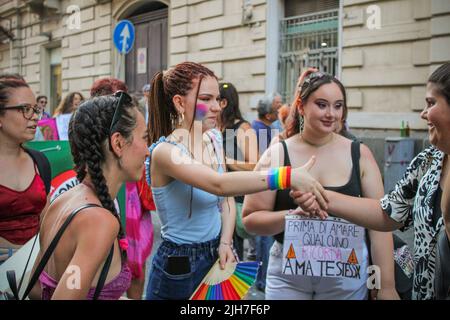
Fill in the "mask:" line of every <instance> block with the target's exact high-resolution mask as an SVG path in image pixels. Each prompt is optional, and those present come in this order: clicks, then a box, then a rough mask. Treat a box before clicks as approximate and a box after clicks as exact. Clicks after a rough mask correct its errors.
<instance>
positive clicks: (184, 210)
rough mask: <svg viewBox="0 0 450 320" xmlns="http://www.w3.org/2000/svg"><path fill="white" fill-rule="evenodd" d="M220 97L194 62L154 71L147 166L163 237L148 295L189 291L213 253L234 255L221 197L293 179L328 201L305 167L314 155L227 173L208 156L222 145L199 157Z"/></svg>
mask: <svg viewBox="0 0 450 320" xmlns="http://www.w3.org/2000/svg"><path fill="white" fill-rule="evenodd" d="M219 100H220V97H219V84H218V82H217V78H216V76H215V75H214V73H213V72H212V71H211V70H209V69H208V68H206V67H204V66H202V65H200V64H197V63H192V62H183V63H180V64H178V65H176V66H174V67H173V68H170V69H169V70H167V71H166V72H164V73H162V72H158V73H157V74H156V75H155V76H154V77H153V79H152V83H151V92H150V101H149V105H150V110H149V124H148V125H149V137H150V143H152V146H151V147H150V161H149V163H148V165H147V171H148V174H149V183H151V187H152V192H153V197H154V201H155V204H156V209H157V212H158V215H159V217H160V220H161V235H162V238H163V242H162V243H161V245H160V247H159V248H158V250H157V253H156V255H155V256H154V259H153V263H152V269H151V271H150V276H149V282H148V285H147V299H188V298H189V297H190V296H191V294H192V293H193V291H194V290H195V289H196V287H197V286H198V285H199V283H200V282H201V280H202V279H203V278H204V276H205V275H206V274H207V272H208V271H209V269H210V268H211V267H212V265H213V264H214V263H215V262H216V260H217V259H218V258H219V259H220V264H221V266H222V267H223V266H224V265H225V263H227V262H232V261H234V259H235V257H234V254H233V251H232V246H231V245H232V243H231V239H232V236H233V230H234V221H235V217H234V212H233V211H230V212H231V213H230V214H226V213H225V212H222V214H221V211H227V210H226V208H225V210H223V209H222V208H224V207H227V204H226V203H224V201H223V199H222V197H232V196H236V195H243V194H248V193H252V192H258V191H262V190H267V189H269V188H272V189H281V188H287V187H289V186H290V185H292V187H293V188H295V189H299V190H310V191H311V192H313V193H314V194H316V196H317V199H318V200H320V201H321V203H322V205H323V207H326V203H325V200H324V198H322V197H321V193H322V192H323V189H321V188H320V187H317V186H318V184H317V182H316V181H315V180H314V179H312V178H311V177H310V175H309V173H308V170H309V169H310V167H311V166H312V165H313V162H314V160H311V161H310V162H309V163H308V164H307V165H306V166H304V167H301V168H296V169H292V170H291V168H290V167H289V168H277V169H274V170H272V171H266V172H230V173H225V172H224V168H223V163H222V164H221V163H220V161H216V162H214V161H213V160H212V159H210V158H209V155H210V154H211V157H220V156H221V155H220V152H222V151H219V150H216V151H215V152H212V153H211V152H209V153H208V156H206V155H205V157H203V154H204V152H203V150H202V149H203V141H210V138H209V136H208V137H207V138H204V136H203V134H204V133H206V132H207V131H208V130H210V129H213V128H214V127H215V126H216V119H217V116H218V113H219V112H220V106H219ZM216 145H221V143H217V144H216ZM205 154H206V153H205ZM213 162H214V163H213ZM216 164H217V165H216ZM150 177H151V179H150Z"/></svg>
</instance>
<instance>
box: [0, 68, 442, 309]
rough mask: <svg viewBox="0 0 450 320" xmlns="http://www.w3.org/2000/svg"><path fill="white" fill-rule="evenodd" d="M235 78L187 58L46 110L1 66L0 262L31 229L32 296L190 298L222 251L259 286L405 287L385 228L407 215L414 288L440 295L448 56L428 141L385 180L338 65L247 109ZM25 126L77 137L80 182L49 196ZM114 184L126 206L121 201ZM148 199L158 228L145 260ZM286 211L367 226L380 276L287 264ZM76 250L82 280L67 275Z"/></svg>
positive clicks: (290, 295) (364, 237)
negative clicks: (132, 89)
mask: <svg viewBox="0 0 450 320" xmlns="http://www.w3.org/2000/svg"><path fill="white" fill-rule="evenodd" d="M235 85H236V84H232V83H230V82H221V83H219V81H218V78H217V77H216V75H215V74H214V72H213V71H211V70H210V69H208V68H207V67H205V66H203V65H201V64H198V63H194V62H183V63H180V64H177V65H175V66H173V67H171V68H169V69H168V70H166V71H164V72H162V71H161V72H158V73H156V74H155V75H154V76H153V78H152V79H151V81H150V83H148V84H145V85H144V86H143V88H142V97H137V96H136V97H135V96H130V95H129V94H128V88H127V85H126V84H125V83H124V82H123V81H121V80H119V79H114V78H101V79H97V80H96V81H95V82H94V83H93V84H92V87H91V90H90V98H88V99H86V98H85V97H84V96H83V95H82V94H81V93H80V92H71V93H69V94H67V96H65V97H64V98H63V99H61V101H60V102H59V104H58V106H57V107H56V109H55V111H54V113H53V114H52V115H50V110H49V108H48V101H49V100H48V98H47V97H46V96H44V95H39V96H38V97H37V98H36V97H35V95H34V93H33V92H32V90H31V89H30V87H29V85H28V84H27V82H26V81H25V79H24V78H23V77H21V76H20V75H14V74H3V75H0V167H1V168H8V170H1V171H0V264H1V263H2V262H4V261H7V260H8V259H9V258H10V257H11V256H13V255H14V253H15V252H16V251H17V250H19V249H20V248H21V246H23V245H24V244H25V243H27V242H28V241H30V240H31V239H32V238H33V237H34V236H35V235H36V234H37V233H38V232H39V235H40V237H39V243H40V251H39V253H38V256H37V259H36V262H35V264H34V266H33V270H32V274H33V275H35V277H32V281H31V282H32V286H31V287H30V291H29V292H27V294H28V295H29V297H30V298H32V299H44V300H47V299H86V298H87V299H119V298H122V297H125V296H126V297H128V298H130V299H140V298H145V299H150V300H159V299H189V298H190V296H191V295H192V293H193V292H194V290H195V289H196V288H197V287H198V285H199V284H200V282H201V281H202V279H203V278H204V277H205V275H206V274H207V273H208V272H209V270H210V269H211V267H212V266H213V265H214V264H215V263H216V261H219V265H220V267H221V268H222V269H223V268H225V265H226V264H230V263H235V262H237V261H240V260H255V261H259V262H260V263H261V266H260V268H259V272H258V275H257V279H256V288H257V289H258V290H261V291H263V292H265V297H266V299H287V300H291V299H297V300H313V299H339V300H364V299H369V298H370V299H383V300H388V299H389V300H390V299H399V298H400V296H399V292H398V290H397V288H396V278H395V274H396V273H395V268H396V262H395V259H394V256H393V250H394V244H393V236H392V233H391V231H394V230H397V229H400V230H406V229H409V228H413V231H414V236H415V238H414V247H413V251H414V256H413V263H414V276H413V278H412V279H413V280H412V294H411V297H409V298H412V299H436V298H439V299H442V298H448V297H449V295H450V292H449V291H448V290H449V288H450V284H449V281H450V279H448V278H447V277H446V276H445V272H448V271H447V270H448V265H449V261H448V260H446V259H448V252H450V242H449V240H448V239H449V238H450V170H449V169H448V168H449V164H448V154H449V153H450V63H445V64H443V65H442V66H440V67H439V68H438V69H437V70H436V71H434V72H433V73H432V75H431V76H430V77H429V80H428V84H427V93H426V96H425V97H424V101H425V103H424V104H425V108H424V110H423V112H422V113H421V118H422V119H423V120H424V121H426V122H427V125H428V132H429V140H430V143H431V146H430V147H428V148H427V149H425V150H424V151H422V152H421V153H420V154H419V155H417V156H416V158H415V159H414V160H413V161H412V162H411V164H410V165H409V167H408V169H407V171H406V173H405V174H404V176H403V177H402V179H401V180H400V181H399V182H398V183H397V185H396V186H395V188H394V190H392V191H391V192H390V193H388V194H386V195H384V189H383V181H382V176H381V173H380V169H379V167H378V166H377V163H376V161H375V159H374V156H373V154H372V152H371V150H370V149H369V148H368V147H367V146H365V145H364V144H362V143H361V142H360V141H359V140H358V139H357V137H355V136H354V135H352V134H351V133H350V132H349V128H348V124H347V121H346V120H347V116H348V109H347V96H346V90H345V87H344V85H343V84H342V83H341V82H340V81H339V80H338V79H337V78H335V77H334V76H332V75H330V74H327V73H324V72H320V71H319V70H317V69H314V68H308V69H307V70H305V71H304V72H303V73H302V74H301V75H300V77H299V79H298V82H297V86H296V92H295V96H294V97H292V100H291V101H286V104H284V105H283V101H282V97H281V95H280V94H278V93H276V92H274V93H270V94H268V95H265V96H264V97H262V98H261V99H260V100H259V101H258V103H257V106H256V112H257V118H256V119H255V120H253V121H252V122H251V123H250V122H249V121H248V119H245V117H244V116H243V113H242V111H241V109H242V106H241V105H240V103H239V88H238V87H236V86H235ZM32 140H35V141H42V140H68V141H69V144H70V149H71V153H72V157H73V161H74V170H75V172H76V176H77V179H78V181H79V184H78V185H77V186H75V187H73V188H72V189H70V190H68V191H66V192H65V193H63V194H61V195H60V196H58V197H57V198H56V199H54V200H53V201H51V202H50V198H49V196H48V194H49V192H50V180H51V177H52V175H51V171H50V167H51V166H50V163H49V161H48V160H47V158H46V157H45V155H44V154H43V153H41V152H38V151H35V150H33V149H30V148H28V147H25V146H24V145H25V144H26V143H27V142H29V141H32ZM122 185H125V188H126V194H127V197H126V213H127V216H126V217H125V220H122V219H121V216H120V214H119V212H118V210H117V207H116V204H115V202H114V199H115V198H116V197H117V194H118V192H119V189H120V188H121V186H122ZM380 199H381V200H380ZM152 214H153V215H155V214H157V215H158V217H159V220H160V221H161V238H162V239H161V240H162V241H161V244H160V245H159V246H158V247H157V248H155V254H154V257H153V259H152V261H151V264H150V266H149V268H148V270H147V269H146V260H147V258H148V257H149V256H150V253H151V252H152V247H153V225H152V217H151V215H152ZM288 215H300V216H302V217H304V218H306V219H324V220H326V219H329V218H330V217H331V216H332V217H334V218H340V219H344V221H347V222H348V224H349V225H351V226H353V227H354V228H361V230H362V232H361V234H360V237H359V238H358V240H357V241H358V242H359V244H360V246H361V248H362V249H361V252H362V255H361V256H360V258H359V259H360V264H361V266H362V269H364V270H365V269H367V267H368V266H369V265H372V264H375V265H377V266H379V267H380V269H381V272H382V277H381V287H380V288H379V289H378V290H369V289H368V288H367V279H368V275H367V274H365V273H362V274H361V277H360V278H359V279H358V280H357V281H355V280H353V279H352V280H349V279H345V278H339V277H337V278H328V277H307V276H297V277H293V276H287V275H285V274H284V273H283V271H282V261H283V242H284V228H285V218H286V217H287V216H288ZM124 222H125V224H124ZM244 248H246V249H247V250H245V249H244ZM446 253H447V256H445V254H446ZM446 257H447V258H446ZM74 265H76V266H78V267H79V268H80V269H81V270H82V272H81V279H80V286H79V288H76V289H73V288H68V287H67V285H66V284H67V278H68V277H69V275H70V273H68V272H67V269H68V268H70V267H71V266H74ZM146 275H147V278H148V282H147V283H146V284H145V279H146ZM145 285H146V290H144V288H145Z"/></svg>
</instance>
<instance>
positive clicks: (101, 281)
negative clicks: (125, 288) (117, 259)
mask: <svg viewBox="0 0 450 320" xmlns="http://www.w3.org/2000/svg"><path fill="white" fill-rule="evenodd" d="M113 255H114V244H113V245H112V247H111V250H110V251H109V254H108V258H106V261H105V264H104V265H103V268H102V272H101V273H100V277H99V278H98V282H97V286H96V287H95V293H94V297H93V299H92V300H97V299H98V297H99V295H100V292H101V291H102V289H103V286H104V284H105V281H106V276H107V275H108V271H109V267H110V266H111V261H112V257H113Z"/></svg>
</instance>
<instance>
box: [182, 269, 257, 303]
mask: <svg viewBox="0 0 450 320" xmlns="http://www.w3.org/2000/svg"><path fill="white" fill-rule="evenodd" d="M258 268H259V262H254V261H252V262H235V263H227V264H226V265H225V269H224V270H221V269H220V265H219V261H217V262H216V263H215V264H214V265H213V267H212V268H211V270H210V271H209V272H208V274H207V275H206V276H205V278H203V280H202V282H201V283H200V285H199V286H198V287H197V289H196V290H195V291H194V293H193V294H192V296H191V298H190V299H191V300H241V299H242V298H243V297H244V296H245V295H246V294H247V292H248V290H249V289H250V287H251V286H252V285H253V283H254V282H255V280H256V274H257V273H258Z"/></svg>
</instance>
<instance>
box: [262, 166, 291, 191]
mask: <svg viewBox="0 0 450 320" xmlns="http://www.w3.org/2000/svg"><path fill="white" fill-rule="evenodd" d="M267 186H268V188H269V189H270V190H283V189H288V188H290V187H291V167H290V166H287V167H279V168H271V169H269V171H268V173H267Z"/></svg>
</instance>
